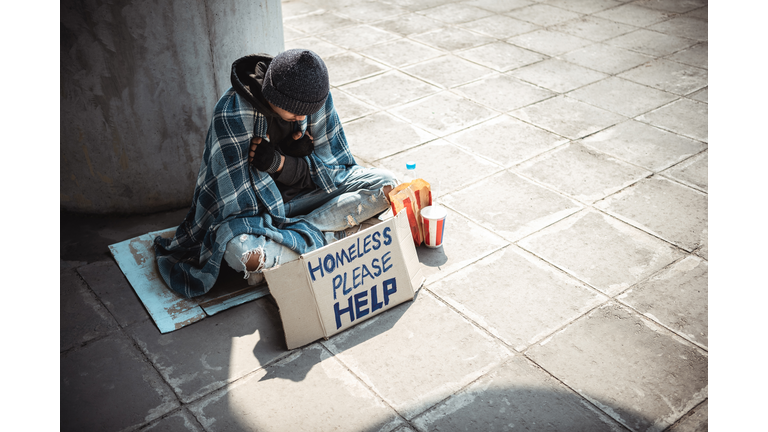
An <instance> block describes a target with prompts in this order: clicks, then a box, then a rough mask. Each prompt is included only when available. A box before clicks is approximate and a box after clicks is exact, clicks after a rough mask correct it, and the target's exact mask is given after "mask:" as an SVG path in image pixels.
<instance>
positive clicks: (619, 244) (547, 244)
mask: <svg viewBox="0 0 768 432" xmlns="http://www.w3.org/2000/svg"><path fill="white" fill-rule="evenodd" d="M518 244H519V245H520V246H521V247H523V248H525V249H527V250H529V251H531V252H533V253H534V254H536V255H537V256H539V257H541V258H543V259H544V260H546V261H548V262H550V263H552V264H554V265H555V266H557V267H558V268H560V269H563V270H565V271H566V272H568V273H570V274H571V275H573V276H575V277H576V278H577V279H579V280H581V281H584V282H586V283H588V284H590V285H592V286H593V287H595V288H597V289H599V290H600V291H602V292H604V293H606V294H608V295H610V296H614V295H616V294H619V293H620V292H622V291H624V290H625V289H627V288H629V287H630V286H632V285H634V284H635V283H637V282H639V281H641V280H643V279H645V278H646V277H648V276H650V275H652V274H654V273H655V272H657V271H659V270H660V269H662V268H664V267H665V266H666V265H668V264H670V263H671V262H673V261H675V260H677V259H679V258H681V257H682V253H681V252H680V251H678V250H677V249H675V248H674V247H672V246H671V245H669V244H668V243H665V242H664V241H662V240H659V239H657V238H656V237H653V236H651V235H650V234H647V233H645V232H643V231H641V230H639V229H637V228H634V227H632V226H630V225H628V224H626V223H624V222H621V221H619V220H616V219H614V218H612V217H610V216H607V215H604V214H602V213H599V212H596V211H594V210H585V211H582V212H580V213H577V214H575V215H573V216H571V217H569V218H567V219H565V220H562V221H560V222H558V223H556V224H554V225H552V226H550V227H547V228H545V229H543V230H541V231H539V232H537V233H535V234H533V235H531V236H529V237H527V238H525V239H523V240H521V241H520V242H518Z"/></svg>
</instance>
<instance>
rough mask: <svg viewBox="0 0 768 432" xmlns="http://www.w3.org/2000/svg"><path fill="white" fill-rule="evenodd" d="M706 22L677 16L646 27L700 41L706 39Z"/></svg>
mask: <svg viewBox="0 0 768 432" xmlns="http://www.w3.org/2000/svg"><path fill="white" fill-rule="evenodd" d="M707 27H708V26H707V22H706V21H704V20H700V19H696V18H690V17H684V16H677V17H674V18H672V19H670V20H667V21H663V22H660V23H658V24H654V25H652V26H649V27H648V29H650V30H655V31H658V32H662V33H666V34H670V35H674V36H680V37H684V38H689V39H696V40H700V41H705V40H707V34H708V31H707Z"/></svg>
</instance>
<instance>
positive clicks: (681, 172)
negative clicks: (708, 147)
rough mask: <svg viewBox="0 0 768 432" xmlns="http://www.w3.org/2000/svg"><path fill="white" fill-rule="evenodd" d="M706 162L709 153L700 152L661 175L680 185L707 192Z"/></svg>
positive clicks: (707, 164)
mask: <svg viewBox="0 0 768 432" xmlns="http://www.w3.org/2000/svg"><path fill="white" fill-rule="evenodd" d="M708 161H709V152H702V153H699V154H697V155H696V156H694V157H692V158H690V159H688V160H686V161H684V162H681V163H679V164H677V165H675V166H673V167H672V168H670V169H668V170H666V171H664V172H663V174H664V175H665V176H667V177H672V178H673V179H675V180H677V181H679V182H680V183H684V184H687V185H688V186H690V187H693V188H696V189H699V190H701V191H703V192H707V185H708V183H709V175H708V166H709V163H708Z"/></svg>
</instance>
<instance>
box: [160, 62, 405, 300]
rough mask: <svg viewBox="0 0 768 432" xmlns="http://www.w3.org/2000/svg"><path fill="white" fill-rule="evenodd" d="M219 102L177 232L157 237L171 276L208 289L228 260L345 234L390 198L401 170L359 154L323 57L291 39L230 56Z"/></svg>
mask: <svg viewBox="0 0 768 432" xmlns="http://www.w3.org/2000/svg"><path fill="white" fill-rule="evenodd" d="M231 81H232V87H231V88H230V89H229V90H227V91H226V92H225V93H224V95H223V96H221V98H220V99H219V101H218V102H217V103H216V107H215V108H214V112H213V118H212V120H211V125H210V128H209V129H208V135H207V137H206V141H205V150H204V152H203V160H202V164H201V166H200V172H199V174H198V177H197V184H196V187H195V192H194V197H193V202H192V207H191V208H190V209H189V212H188V213H187V216H186V218H185V219H184V221H183V222H182V223H181V225H180V226H179V227H178V228H177V229H176V232H175V234H174V236H173V237H171V238H169V239H164V238H161V237H157V238H155V242H154V247H155V254H156V257H157V265H158V268H159V270H160V274H161V275H162V277H163V279H164V280H165V282H166V284H168V286H169V287H170V288H171V289H173V290H174V291H175V292H177V293H179V294H180V295H182V296H184V297H188V298H189V297H194V296H198V295H201V294H205V293H206V292H208V291H209V290H210V289H211V287H212V286H213V284H214V282H216V278H217V276H218V274H219V269H220V266H221V265H222V262H226V263H227V264H228V265H229V266H230V267H232V268H234V269H235V270H237V271H242V272H244V275H245V278H248V281H249V283H251V284H255V283H258V282H260V281H261V279H262V278H263V276H262V274H261V272H262V271H263V270H264V269H268V268H271V267H273V266H276V265H278V264H280V263H282V262H287V261H291V260H293V259H296V258H298V256H299V254H303V253H306V252H309V251H311V250H313V249H317V248H319V247H322V246H324V245H326V244H328V242H330V241H333V240H335V239H338V238H341V237H343V235H344V230H345V229H346V228H349V227H351V226H355V225H357V224H359V223H360V222H362V221H364V220H366V219H368V218H370V217H372V216H375V215H377V214H379V213H381V212H383V211H385V210H386V209H387V208H388V207H389V201H388V198H387V193H388V192H389V191H390V190H391V189H392V188H393V187H394V186H396V185H397V181H396V179H395V178H394V176H393V174H392V173H390V172H389V171H386V170H382V169H377V168H363V167H361V166H359V165H357V164H356V163H355V159H354V157H353V156H352V153H351V152H350V149H349V146H348V145H347V141H346V138H345V136H344V130H343V129H342V127H341V123H339V117H338V115H337V113H336V110H335V109H334V106H333V98H332V97H331V94H330V92H329V81H328V71H327V69H326V67H325V63H324V62H323V60H322V59H321V58H320V57H319V56H318V55H317V54H315V53H314V52H312V51H309V50H301V49H292V50H288V51H284V52H282V53H280V54H278V55H277V56H276V57H274V58H272V57H271V56H269V55H266V54H259V55H249V56H246V57H243V58H240V59H238V60H236V61H235V62H234V63H233V64H232V72H231Z"/></svg>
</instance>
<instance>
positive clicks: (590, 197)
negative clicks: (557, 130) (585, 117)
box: [518, 143, 651, 202]
mask: <svg viewBox="0 0 768 432" xmlns="http://www.w3.org/2000/svg"><path fill="white" fill-rule="evenodd" d="M518 171H519V172H520V173H521V174H523V175H526V176H529V177H531V178H533V179H534V180H536V181H538V182H540V183H543V184H545V185H547V186H551V187H552V188H554V189H557V190H558V191H560V192H563V193H564V194H566V195H568V196H571V197H574V198H576V199H578V200H579V201H583V202H594V201H596V200H598V199H600V198H604V197H605V196H607V195H610V194H612V193H614V192H617V191H619V190H620V189H623V188H625V187H626V186H629V185H630V184H632V183H635V182H636V181H638V180H640V179H641V178H643V177H646V176H648V175H650V174H651V172H650V171H647V170H644V169H642V168H639V167H636V166H633V165H630V164H628V163H626V162H622V161H620V160H617V159H615V158H612V157H610V156H608V155H606V154H605V153H600V152H598V151H595V150H592V149H590V148H588V147H586V146H583V145H581V144H579V143H573V144H568V145H566V146H563V147H560V148H558V149H556V150H554V151H552V152H549V153H546V154H544V155H542V156H539V157H537V158H535V159H533V160H531V161H529V162H526V163H524V164H522V165H520V166H519V167H518Z"/></svg>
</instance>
